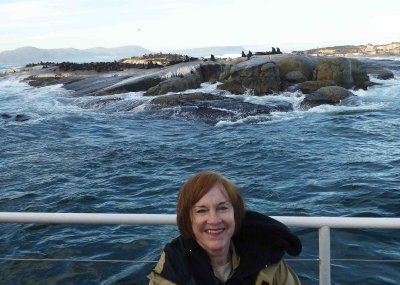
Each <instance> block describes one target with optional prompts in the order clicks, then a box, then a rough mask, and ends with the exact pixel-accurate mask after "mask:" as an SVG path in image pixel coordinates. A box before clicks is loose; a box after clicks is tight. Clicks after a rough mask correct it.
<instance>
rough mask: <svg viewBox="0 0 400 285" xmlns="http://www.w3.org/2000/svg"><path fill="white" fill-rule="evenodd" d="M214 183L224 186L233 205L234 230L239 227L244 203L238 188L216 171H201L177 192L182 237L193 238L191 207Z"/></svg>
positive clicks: (178, 219)
mask: <svg viewBox="0 0 400 285" xmlns="http://www.w3.org/2000/svg"><path fill="white" fill-rule="evenodd" d="M215 184H221V185H222V186H223V187H224V188H225V190H226V193H227V195H228V197H229V199H230V202H231V203H232V206H233V213H234V218H235V232H237V231H238V230H239V229H240V226H241V225H242V221H243V218H244V215H245V205H244V200H243V197H242V193H241V192H240V190H239V188H238V187H237V186H236V185H235V184H234V183H232V182H231V181H229V179H227V178H226V177H224V176H222V175H221V174H219V173H217V172H213V171H202V172H199V173H197V174H195V175H194V176H192V177H190V178H189V179H188V180H187V181H186V182H185V183H184V184H183V186H182V188H181V189H180V191H179V194H178V203H177V209H176V210H177V223H178V228H179V231H180V233H181V235H182V236H183V237H184V238H194V233H193V229H192V222H191V211H192V208H193V206H194V204H196V203H197V202H198V201H199V200H200V199H201V198H202V197H203V196H204V195H206V194H207V193H208V191H210V189H211V188H212V187H213V186H214V185H215Z"/></svg>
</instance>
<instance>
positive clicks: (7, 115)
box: [1, 113, 12, 120]
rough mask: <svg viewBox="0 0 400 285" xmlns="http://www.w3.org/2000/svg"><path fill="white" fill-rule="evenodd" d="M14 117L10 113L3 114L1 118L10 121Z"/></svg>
mask: <svg viewBox="0 0 400 285" xmlns="http://www.w3.org/2000/svg"><path fill="white" fill-rule="evenodd" d="M11 117H12V116H11V115H10V114H8V113H2V114H1V118H2V119H5V120H7V119H10V118H11Z"/></svg>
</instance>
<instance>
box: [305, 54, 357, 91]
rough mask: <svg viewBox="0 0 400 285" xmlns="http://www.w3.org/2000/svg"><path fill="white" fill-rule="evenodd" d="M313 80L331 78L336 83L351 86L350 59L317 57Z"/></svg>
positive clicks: (352, 83) (352, 82) (352, 84)
mask: <svg viewBox="0 0 400 285" xmlns="http://www.w3.org/2000/svg"><path fill="white" fill-rule="evenodd" d="M313 80H317V81H324V80H331V81H333V82H335V84H336V85H338V86H341V87H344V88H351V87H353V86H354V81H353V76H352V69H351V61H350V60H349V59H346V58H341V57H334V58H319V59H318V61H317V64H316V67H315V69H314V74H313Z"/></svg>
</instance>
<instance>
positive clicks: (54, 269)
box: [0, 58, 400, 285]
mask: <svg viewBox="0 0 400 285" xmlns="http://www.w3.org/2000/svg"><path fill="white" fill-rule="evenodd" d="M374 60H379V61H380V62H381V63H382V64H383V65H384V66H386V67H387V68H389V69H391V70H392V71H393V72H394V74H395V78H394V79H391V80H386V81H382V80H378V79H375V78H372V77H371V78H372V81H374V82H377V83H380V84H381V85H376V86H374V87H371V88H370V89H368V90H367V91H363V90H359V91H354V93H355V94H356V95H357V96H358V97H357V100H356V102H353V103H352V104H350V105H343V106H328V105H322V106H319V107H316V108H313V109H310V110H308V111H301V110H299V109H298V108H297V106H298V105H299V103H300V101H301V99H302V96H303V95H302V94H301V93H281V94H277V95H273V96H261V97H253V96H250V95H243V96H241V97H240V98H241V99H242V100H244V101H247V102H253V103H257V104H268V103H269V102H271V101H286V102H290V103H292V104H293V105H294V106H295V110H294V111H293V112H288V113H279V112H276V113H272V114H271V115H268V116H253V117H247V118H242V119H240V120H235V121H229V120H227V121H219V122H217V123H215V124H214V123H213V124H210V123H208V122H203V121H201V120H196V119H194V118H185V117H182V116H175V115H174V114H175V113H174V112H173V111H172V112H167V113H163V112H161V113H154V112H153V113H149V112H147V111H146V104H148V101H149V100H150V99H149V98H148V97H144V96H143V95H142V93H141V92H137V93H126V94H121V95H115V96H116V97H115V98H118V100H115V101H114V100H105V99H107V98H104V97H88V96H87V97H74V96H73V94H72V93H71V91H67V90H64V89H63V88H62V86H61V85H54V86H48V87H42V88H34V87H31V86H29V85H28V84H27V83H25V82H22V81H20V80H19V79H18V78H17V77H15V76H1V77H0V113H1V114H8V115H9V118H8V116H6V117H3V118H0V211H3V212H6V211H18V212H89V213H168V214H172V213H175V200H176V197H177V192H178V190H179V188H180V186H181V185H182V183H183V182H184V180H186V179H187V178H188V177H189V176H190V175H192V174H194V173H195V172H197V171H200V170H215V171H219V172H221V173H222V174H224V175H225V176H227V177H229V178H230V179H231V180H233V181H234V182H235V183H236V184H237V185H238V186H240V188H241V189H242V191H243V193H244V196H245V199H246V202H247V207H248V208H250V209H253V210H257V211H260V212H263V213H265V214H268V215H273V216H281V215H289V216H346V217H400V61H399V58H389V59H374ZM0 68H1V69H5V68H7V67H6V66H2V67H0ZM215 89H216V85H215V84H214V85H210V84H204V85H202V87H201V88H200V90H197V91H207V92H211V93H212V92H214V91H215ZM226 96H233V95H229V94H226ZM108 99H112V98H111V97H109V98H108ZM132 105H134V106H136V107H135V108H126V106H132ZM128 109H129V111H127V110H128ZM18 114H23V115H24V116H27V117H29V120H27V121H22V122H19V121H15V120H14V118H15V116H17V115H18ZM293 230H294V231H295V232H296V233H297V234H298V235H299V236H300V238H301V240H302V242H303V252H302V254H301V256H300V257H299V258H300V259H302V260H291V259H289V260H288V263H289V264H290V266H292V267H293V268H294V269H295V270H296V271H297V273H298V275H299V277H300V279H301V280H302V282H303V284H318V261H317V260H316V259H317V258H318V233H317V229H300V228H298V229H296V228H295V229H293ZM177 234H178V232H177V229H176V227H175V226H128V225H115V226H95V225H90V226H88V225H32V224H3V225H0V284H13V285H14V284H147V279H146V275H147V274H148V273H149V272H150V270H151V268H152V267H153V266H154V263H148V262H147V261H156V260H157V259H158V257H159V254H160V252H161V250H162V248H163V245H164V244H165V243H166V242H167V241H168V240H170V239H171V238H173V237H175V236H176V235H177ZM399 237H400V235H399V231H398V230H367V229H361V230H332V236H331V244H332V245H331V246H332V252H331V257H332V258H333V259H334V260H333V261H332V264H333V265H332V284H393V285H394V284H399V277H400V273H399V272H400V262H394V260H400V238H399ZM30 259H42V260H41V261H31V260H30ZM50 259H52V260H50ZM335 259H339V260H335ZM352 259H361V261H353V260H352ZM106 260H108V261H106ZM124 260H125V262H122V261H124ZM376 260H379V261H376ZM384 260H386V261H389V262H383V261H384Z"/></svg>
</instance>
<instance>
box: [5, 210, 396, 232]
mask: <svg viewBox="0 0 400 285" xmlns="http://www.w3.org/2000/svg"><path fill="white" fill-rule="evenodd" d="M272 218H274V219H276V220H279V221H281V222H282V223H284V224H286V225H287V226H289V227H300V228H320V227H322V226H328V227H330V228H375V229H400V218H384V217H382V218H366V217H300V216H272ZM0 223H24V224H129V225H175V224H176V215H175V214H111V213H39V212H0Z"/></svg>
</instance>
